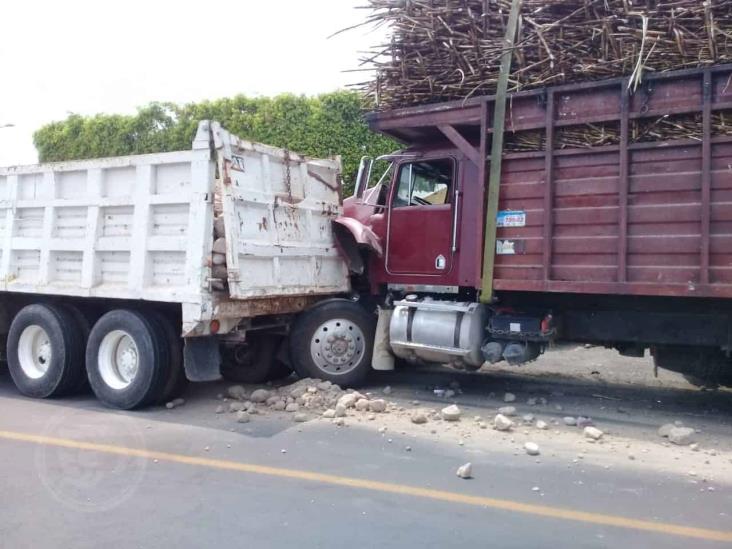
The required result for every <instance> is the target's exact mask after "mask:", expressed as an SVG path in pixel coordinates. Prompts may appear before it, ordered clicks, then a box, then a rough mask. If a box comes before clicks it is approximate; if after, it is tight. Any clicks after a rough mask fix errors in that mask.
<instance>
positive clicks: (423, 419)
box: [412, 412, 427, 425]
mask: <svg viewBox="0 0 732 549" xmlns="http://www.w3.org/2000/svg"><path fill="white" fill-rule="evenodd" d="M412 423H415V424H417V425H422V424H424V423H427V414H425V413H424V412H414V413H413V414H412Z"/></svg>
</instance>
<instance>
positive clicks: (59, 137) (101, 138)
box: [33, 91, 399, 196]
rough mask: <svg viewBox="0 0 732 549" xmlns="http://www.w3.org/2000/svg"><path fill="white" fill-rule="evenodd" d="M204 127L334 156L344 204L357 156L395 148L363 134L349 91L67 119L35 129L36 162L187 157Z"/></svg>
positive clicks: (357, 101)
mask: <svg viewBox="0 0 732 549" xmlns="http://www.w3.org/2000/svg"><path fill="white" fill-rule="evenodd" d="M204 119H211V120H218V121H219V122H221V123H222V124H223V125H224V127H225V128H226V129H227V130H229V131H230V132H232V133H234V134H236V135H238V136H239V137H242V138H244V139H249V140H252V141H257V142H261V143H266V144H269V145H274V146H276V147H283V148H288V149H290V150H292V151H294V152H298V153H302V154H306V155H309V156H315V157H324V156H329V155H336V154H340V155H341V156H342V157H343V168H344V173H343V178H344V183H345V191H344V192H345V194H346V196H347V195H348V193H350V191H351V189H352V188H353V182H354V179H355V175H356V172H357V170H358V163H359V160H360V159H361V157H362V156H364V155H369V156H377V155H380V154H386V153H388V152H391V151H393V150H395V149H397V148H398V147H399V145H398V144H397V143H395V142H394V141H391V140H389V139H387V138H385V137H383V136H380V135H377V134H374V133H372V132H371V131H370V130H369V129H368V127H367V125H366V124H365V122H364V119H363V108H362V99H361V97H360V95H359V94H357V93H355V92H349V91H338V92H333V93H328V94H323V95H319V96H316V97H305V96H298V95H291V94H285V95H279V96H277V97H271V98H269V97H263V98H250V97H245V96H243V95H239V96H236V97H232V98H226V99H219V100H216V101H204V102H201V103H190V104H187V105H176V104H173V103H151V104H149V105H147V106H145V107H142V108H140V109H138V112H137V114H136V115H132V116H124V115H109V114H98V115H95V116H80V115H77V114H72V115H70V116H69V117H68V118H66V119H65V120H62V121H60V122H53V123H51V124H48V125H46V126H43V127H42V128H40V129H39V130H38V131H36V132H35V134H34V135H33V141H34V143H35V146H36V148H37V149H38V156H39V160H40V161H41V162H55V161H61V160H77V159H81V158H100V157H105V156H120V155H127V154H143V153H151V152H165V151H174V150H187V149H190V147H191V141H192V140H193V136H194V135H195V133H196V128H197V126H198V122H199V121H200V120H204Z"/></svg>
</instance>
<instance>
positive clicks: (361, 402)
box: [356, 398, 369, 412]
mask: <svg viewBox="0 0 732 549" xmlns="http://www.w3.org/2000/svg"><path fill="white" fill-rule="evenodd" d="M368 409H369V401H368V400H366V399H365V398H360V399H358V400H357V401H356V410H358V411H359V412H365V411H367V410H368Z"/></svg>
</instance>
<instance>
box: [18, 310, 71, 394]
mask: <svg viewBox="0 0 732 549" xmlns="http://www.w3.org/2000/svg"><path fill="white" fill-rule="evenodd" d="M76 324H77V321H76V318H75V317H74V315H73V314H72V312H71V311H70V310H69V309H68V308H66V307H63V306H60V305H54V304H40V303H37V304H33V305H28V306H26V307H24V308H23V309H21V310H20V311H19V312H18V314H17V315H15V318H14V319H13V322H12V323H11V325H10V332H9V333H8V343H7V345H8V349H7V352H8V369H9V371H10V375H11V377H12V378H13V382H14V383H15V385H16V387H17V388H18V390H19V391H20V392H21V393H22V394H24V395H26V396H30V397H34V398H49V397H54V396H62V395H66V394H69V393H73V392H75V391H78V390H79V388H80V387H82V386H83V384H84V378H85V372H84V334H83V331H82V329H81V328H79V327H78V326H77V325H76ZM69 328H72V329H69Z"/></svg>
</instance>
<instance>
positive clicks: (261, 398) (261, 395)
mask: <svg viewBox="0 0 732 549" xmlns="http://www.w3.org/2000/svg"><path fill="white" fill-rule="evenodd" d="M269 397H270V392H269V391H268V390H267V389H257V390H256V391H254V392H253V393H252V395H251V396H250V397H249V400H251V401H252V402H256V403H261V402H267V399H268V398H269Z"/></svg>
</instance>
